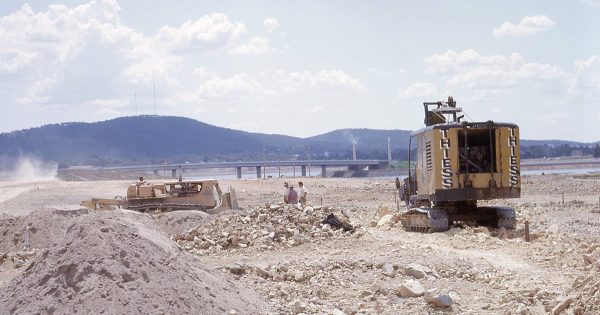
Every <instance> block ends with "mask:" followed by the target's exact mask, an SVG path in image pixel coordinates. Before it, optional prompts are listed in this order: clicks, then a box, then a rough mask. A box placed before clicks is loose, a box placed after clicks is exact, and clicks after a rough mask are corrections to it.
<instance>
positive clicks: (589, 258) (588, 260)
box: [583, 254, 596, 265]
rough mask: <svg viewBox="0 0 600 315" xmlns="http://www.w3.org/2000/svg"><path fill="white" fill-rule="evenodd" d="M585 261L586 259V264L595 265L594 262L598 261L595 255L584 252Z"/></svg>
mask: <svg viewBox="0 0 600 315" xmlns="http://www.w3.org/2000/svg"><path fill="white" fill-rule="evenodd" d="M583 261H584V262H585V263H586V264H590V265H593V264H594V263H595V262H596V259H595V258H594V256H592V255H586V254H583Z"/></svg>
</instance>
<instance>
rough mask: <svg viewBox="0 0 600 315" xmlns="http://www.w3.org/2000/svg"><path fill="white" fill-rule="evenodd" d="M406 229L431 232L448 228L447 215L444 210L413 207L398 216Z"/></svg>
mask: <svg viewBox="0 0 600 315" xmlns="http://www.w3.org/2000/svg"><path fill="white" fill-rule="evenodd" d="M400 221H401V222H402V227H403V228H404V230H406V231H410V232H421V233H433V232H443V231H446V230H448V215H447V214H446V211H445V210H440V209H431V208H415V209H410V210H408V211H406V212H404V213H402V217H401V218H400Z"/></svg>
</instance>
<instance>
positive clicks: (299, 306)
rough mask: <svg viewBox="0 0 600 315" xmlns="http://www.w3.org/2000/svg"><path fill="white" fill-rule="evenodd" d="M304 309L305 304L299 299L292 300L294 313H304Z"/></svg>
mask: <svg viewBox="0 0 600 315" xmlns="http://www.w3.org/2000/svg"><path fill="white" fill-rule="evenodd" d="M305 310H306V304H304V303H302V302H300V301H296V302H294V313H296V314H299V313H304V311H305Z"/></svg>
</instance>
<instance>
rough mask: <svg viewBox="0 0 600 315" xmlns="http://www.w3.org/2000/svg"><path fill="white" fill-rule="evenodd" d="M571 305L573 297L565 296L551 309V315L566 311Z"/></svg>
mask: <svg viewBox="0 0 600 315" xmlns="http://www.w3.org/2000/svg"><path fill="white" fill-rule="evenodd" d="M571 303H573V297H571V296H567V297H566V298H564V299H563V300H562V301H560V302H558V304H556V306H555V307H554V308H553V309H552V312H551V314H553V315H558V314H560V313H561V312H562V311H565V310H566V309H568V308H569V306H570V305H571Z"/></svg>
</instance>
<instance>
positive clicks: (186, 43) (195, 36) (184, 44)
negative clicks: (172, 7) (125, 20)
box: [156, 13, 247, 51]
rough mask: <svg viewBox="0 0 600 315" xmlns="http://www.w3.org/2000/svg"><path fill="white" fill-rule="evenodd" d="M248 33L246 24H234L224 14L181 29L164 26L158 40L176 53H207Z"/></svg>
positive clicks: (199, 20)
mask: <svg viewBox="0 0 600 315" xmlns="http://www.w3.org/2000/svg"><path fill="white" fill-rule="evenodd" d="M246 32H247V30H246V27H245V26H244V24H242V23H232V22H231V21H229V18H228V17H227V16H226V15H225V14H223V13H213V14H211V15H205V16H203V17H201V18H200V19H198V20H196V21H193V22H192V21H187V22H185V23H184V24H182V25H181V26H180V27H171V26H163V27H162V28H161V29H160V31H159V32H158V34H157V36H156V39H157V40H158V41H161V42H163V43H165V44H166V45H167V46H168V47H169V48H170V49H172V50H174V51H191V50H202V51H206V50H211V49H217V48H220V47H223V46H227V45H229V44H230V43H231V42H232V41H233V40H235V39H237V38H238V37H240V36H241V35H242V34H244V33H246Z"/></svg>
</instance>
